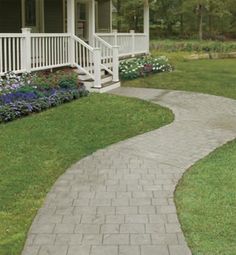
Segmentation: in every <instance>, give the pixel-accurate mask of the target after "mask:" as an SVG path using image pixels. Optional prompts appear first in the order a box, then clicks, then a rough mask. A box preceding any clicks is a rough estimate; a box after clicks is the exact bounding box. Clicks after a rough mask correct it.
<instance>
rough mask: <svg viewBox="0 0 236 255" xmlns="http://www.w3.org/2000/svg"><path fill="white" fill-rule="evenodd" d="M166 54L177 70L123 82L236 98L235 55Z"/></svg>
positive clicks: (136, 85) (131, 85)
mask: <svg viewBox="0 0 236 255" xmlns="http://www.w3.org/2000/svg"><path fill="white" fill-rule="evenodd" d="M163 54H165V53H163ZM165 55H168V56H169V57H170V60H171V62H172V63H174V67H175V71H174V72H172V73H161V74H156V75H150V76H148V77H145V78H141V79H137V80H132V81H124V82H123V83H122V85H123V86H125V87H145V88H157V89H172V90H186V91H195V92H201V93H208V94H212V95H218V96H225V97H230V98H234V99H236V72H235V70H236V60H235V59H220V60H199V61H184V60H183V59H182V57H181V56H182V54H179V53H174V54H165ZM172 56H173V58H172Z"/></svg>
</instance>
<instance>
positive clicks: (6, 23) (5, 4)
mask: <svg viewBox="0 0 236 255" xmlns="http://www.w3.org/2000/svg"><path fill="white" fill-rule="evenodd" d="M0 11H1V14H0V33H20V32H21V0H0Z"/></svg>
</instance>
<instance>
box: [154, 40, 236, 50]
mask: <svg viewBox="0 0 236 255" xmlns="http://www.w3.org/2000/svg"><path fill="white" fill-rule="evenodd" d="M150 47H151V50H158V51H162V52H173V51H174V52H177V51H187V52H197V53H198V52H216V53H227V52H233V51H236V42H220V41H193V40H189V41H184V40H183V41H176V40H153V41H151V44H150Z"/></svg>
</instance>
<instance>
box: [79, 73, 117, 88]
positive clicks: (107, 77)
mask: <svg viewBox="0 0 236 255" xmlns="http://www.w3.org/2000/svg"><path fill="white" fill-rule="evenodd" d="M112 78H113V77H112V76H111V75H104V76H102V79H101V83H102V84H106V83H108V82H112ZM79 80H80V81H82V82H83V83H84V85H85V86H86V88H92V87H93V86H94V81H93V80H92V79H87V80H82V79H80V78H79Z"/></svg>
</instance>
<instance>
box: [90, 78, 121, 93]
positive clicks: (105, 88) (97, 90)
mask: <svg viewBox="0 0 236 255" xmlns="http://www.w3.org/2000/svg"><path fill="white" fill-rule="evenodd" d="M119 87H120V82H119V81H118V82H112V81H111V82H107V83H104V84H102V87H101V88H94V87H91V88H90V89H88V90H89V92H95V93H106V92H108V91H110V90H113V89H117V88H119Z"/></svg>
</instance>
